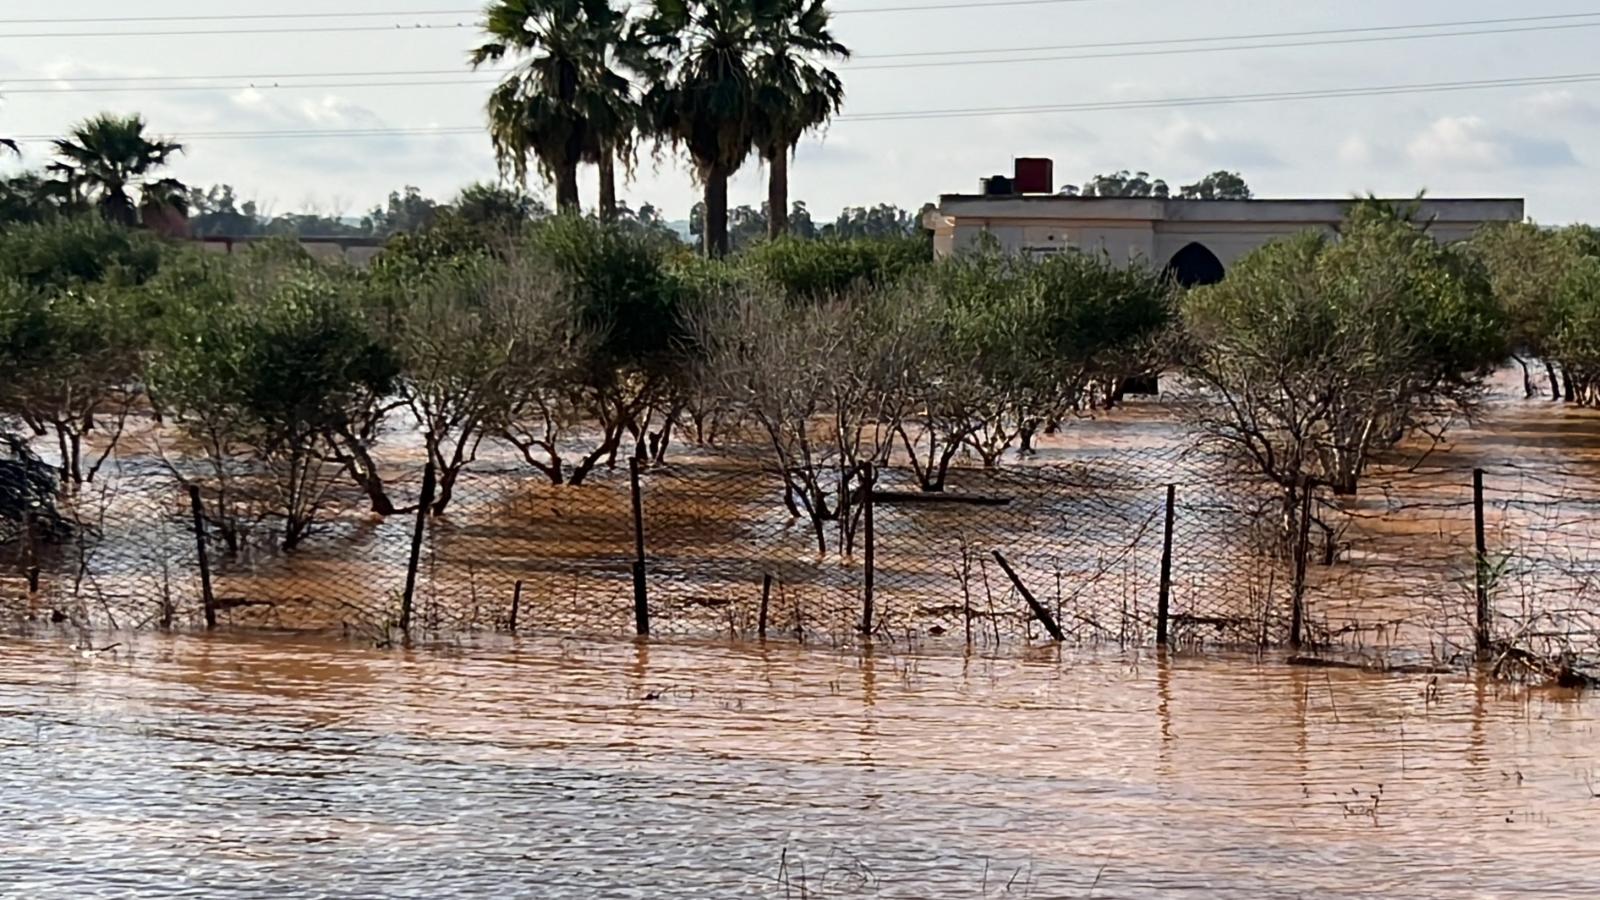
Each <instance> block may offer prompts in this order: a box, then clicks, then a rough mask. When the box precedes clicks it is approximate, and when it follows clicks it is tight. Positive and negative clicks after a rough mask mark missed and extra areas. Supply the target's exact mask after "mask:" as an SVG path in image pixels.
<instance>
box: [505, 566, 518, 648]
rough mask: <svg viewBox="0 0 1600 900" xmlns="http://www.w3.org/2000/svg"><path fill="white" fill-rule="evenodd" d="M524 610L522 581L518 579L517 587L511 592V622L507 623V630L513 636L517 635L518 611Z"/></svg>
mask: <svg viewBox="0 0 1600 900" xmlns="http://www.w3.org/2000/svg"><path fill="white" fill-rule="evenodd" d="M521 608H522V579H520V578H518V579H517V586H516V588H514V589H513V590H512V592H511V621H509V622H507V623H506V630H508V631H510V632H511V633H512V634H513V635H515V634H516V633H517V611H518V610H520V609H521Z"/></svg>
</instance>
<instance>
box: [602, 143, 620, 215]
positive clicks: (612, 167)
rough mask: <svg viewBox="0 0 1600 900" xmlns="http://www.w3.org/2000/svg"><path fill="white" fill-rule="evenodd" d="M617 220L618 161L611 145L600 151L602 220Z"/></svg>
mask: <svg viewBox="0 0 1600 900" xmlns="http://www.w3.org/2000/svg"><path fill="white" fill-rule="evenodd" d="M616 220H617V163H616V158H615V157H614V156H613V155H612V151H611V148H610V147H607V148H606V149H605V150H603V151H601V153H600V221H602V222H615V221H616Z"/></svg>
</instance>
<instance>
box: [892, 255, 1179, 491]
mask: <svg viewBox="0 0 1600 900" xmlns="http://www.w3.org/2000/svg"><path fill="white" fill-rule="evenodd" d="M912 283H913V285H914V288H913V290H914V293H913V294H912V295H911V296H910V297H906V298H904V299H899V300H897V301H896V302H898V303H901V304H905V305H911V306H915V307H916V308H917V310H918V312H917V317H918V319H919V320H920V321H921V322H922V323H923V324H924V325H925V326H926V327H925V328H924V329H923V331H922V332H921V334H922V340H920V341H919V344H918V346H919V350H918V351H917V352H915V353H913V354H910V355H909V356H908V362H907V365H909V366H911V367H912V368H913V369H914V374H913V375H912V376H911V377H908V378H907V379H905V380H904V384H905V386H906V390H907V391H909V395H908V396H907V398H906V400H907V402H906V403H905V404H904V413H903V415H902V416H901V417H900V419H899V424H898V428H897V433H898V435H899V437H900V440H901V444H902V446H903V447H904V449H905V451H906V455H907V457H908V458H909V459H910V461H911V462H912V465H913V466H914V468H915V469H916V471H917V474H918V477H919V479H920V481H921V482H922V486H923V488H924V489H925V490H939V489H941V488H942V486H943V484H944V480H945V474H946V472H947V470H948V468H949V466H950V463H951V462H952V460H953V459H954V458H955V456H956V454H957V452H958V451H971V452H973V453H975V454H977V456H978V457H979V458H980V459H982V461H983V463H984V465H985V466H987V467H989V468H994V467H996V466H998V465H999V464H1000V462H1001V460H1002V459H1003V458H1004V456H1005V454H1006V453H1008V452H1011V451H1012V450H1013V449H1018V450H1021V451H1023V452H1028V451H1031V450H1032V449H1033V442H1034V439H1035V437H1036V435H1037V434H1038V432H1039V431H1040V430H1041V429H1042V428H1045V427H1050V426H1052V425H1054V424H1057V423H1060V422H1061V421H1064V420H1066V419H1068V418H1070V417H1071V416H1073V415H1074V414H1077V413H1078V412H1080V411H1081V410H1083V409H1084V408H1085V407H1086V406H1090V405H1096V404H1103V405H1108V406H1109V405H1110V403H1111V400H1112V398H1113V397H1116V396H1118V395H1119V394H1120V390H1121V385H1122V383H1123V382H1124V381H1125V380H1126V379H1127V378H1129V377H1132V376H1136V375H1140V374H1144V373H1146V372H1149V371H1153V370H1154V369H1156V368H1159V365H1160V363H1161V362H1162V358H1161V357H1160V356H1159V354H1157V353H1156V350H1157V348H1158V347H1159V344H1158V342H1157V338H1159V337H1160V336H1162V335H1163V334H1164V333H1165V332H1166V329H1167V328H1168V326H1169V323H1170V318H1171V314H1172V306H1171V288H1170V285H1169V284H1168V283H1167V282H1166V281H1165V280H1164V279H1162V278H1161V277H1160V276H1159V275H1157V274H1156V273H1154V272H1152V271H1150V270H1148V269H1145V268H1143V267H1139V266H1118V265H1115V264H1113V263H1111V261H1110V260H1109V259H1107V258H1105V257H1104V256H1099V255H1091V254H1085V253H1064V254H1060V255H1057V256H1052V257H1048V258H1046V259H1043V260H1033V259H1029V258H1027V257H1019V256H1006V255H1002V254H1000V253H998V252H987V251H979V252H976V253H972V254H966V255H962V256H957V257H955V258H953V259H951V260H947V261H945V262H943V263H941V264H939V265H938V266H936V267H934V268H933V269H932V270H930V272H929V275H928V277H927V278H925V279H921V280H920V281H917V280H914V281H913V282H912Z"/></svg>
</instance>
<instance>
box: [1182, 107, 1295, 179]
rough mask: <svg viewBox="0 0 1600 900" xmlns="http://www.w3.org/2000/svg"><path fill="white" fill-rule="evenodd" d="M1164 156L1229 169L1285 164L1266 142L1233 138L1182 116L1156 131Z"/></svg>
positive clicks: (1269, 166) (1262, 167) (1259, 167)
mask: <svg viewBox="0 0 1600 900" xmlns="http://www.w3.org/2000/svg"><path fill="white" fill-rule="evenodd" d="M1155 147H1156V151H1157V152H1158V154H1160V155H1161V156H1162V157H1167V158H1175V159H1177V160H1178V161H1183V162H1189V163H1198V164H1200V165H1201V166H1202V167H1204V166H1220V167H1222V168H1225V169H1243V168H1252V169H1265V168H1272V167H1275V166H1278V165H1281V164H1282V161H1281V160H1280V159H1279V158H1278V156H1277V154H1275V153H1273V152H1272V150H1271V149H1270V148H1268V147H1267V145H1266V143H1264V142H1262V141H1258V140H1255V139H1253V138H1241V137H1230V136H1227V135H1224V134H1222V133H1221V132H1219V131H1218V130H1217V129H1215V128H1213V127H1211V126H1210V125H1207V124H1205V123H1202V122H1196V121H1194V120H1192V119H1189V118H1186V117H1182V116H1179V117H1178V118H1175V119H1173V120H1172V122H1171V123H1170V124H1168V125H1166V126H1165V127H1163V128H1161V129H1160V130H1158V131H1157V132H1156V134H1155Z"/></svg>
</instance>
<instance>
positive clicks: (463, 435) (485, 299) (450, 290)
mask: <svg viewBox="0 0 1600 900" xmlns="http://www.w3.org/2000/svg"><path fill="white" fill-rule="evenodd" d="M380 274H381V276H382V277H381V278H380V285H381V286H380V287H379V293H380V295H381V299H380V308H381V310H382V317H383V318H384V320H385V321H386V322H387V332H388V334H389V335H390V339H391V341H392V343H393V346H394V348H395V352H396V353H397V354H398V360H399V364H400V371H401V374H400V378H399V379H398V381H397V389H398V392H399V396H400V398H401V400H402V401H403V403H404V404H405V407H406V409H407V410H408V411H409V412H410V413H411V415H412V417H413V419H414V420H415V421H416V423H417V426H418V428H419V429H420V430H421V432H422V436H423V443H424V446H425V448H426V450H427V453H428V459H429V461H430V462H432V463H433V465H434V470H435V472H436V473H437V477H438V493H437V494H436V495H435V499H434V502H433V510H432V511H433V513H434V514H443V513H444V512H445V511H446V509H447V508H448V507H449V505H450V502H451V499H452V497H453V493H454V489H455V485H456V482H457V480H458V478H459V477H460V475H461V473H462V471H464V470H465V468H466V467H467V466H468V465H469V464H471V463H472V462H473V461H474V460H476V459H477V454H478V449H479V447H480V445H481V444H482V442H483V440H484V439H485V438H486V437H490V436H492V435H494V434H497V433H501V432H502V431H503V430H507V429H511V428H513V427H514V423H513V418H512V414H513V412H519V414H521V415H522V418H520V419H519V420H518V421H520V422H526V416H525V408H526V406H527V405H536V404H537V403H539V402H540V400H541V399H542V398H548V397H549V396H550V394H551V391H552V389H553V388H556V387H560V386H561V385H559V384H558V382H557V377H556V375H557V372H556V371H554V369H555V364H556V361H558V360H565V359H568V358H571V357H572V356H574V355H579V350H580V348H581V347H582V342H581V339H580V336H579V335H578V334H577V333H573V332H571V331H570V329H572V328H573V324H574V322H573V316H572V315H571V311H570V309H569V308H568V304H566V302H565V298H564V296H563V294H562V292H561V289H560V286H559V282H558V280H557V278H556V276H555V275H554V274H553V273H552V272H550V271H549V270H548V269H547V268H545V267H543V266H541V265H539V264H538V262H537V261H536V260H535V259H533V258H532V257H528V256H522V257H515V258H512V259H510V260H502V259H499V258H496V257H492V256H488V255H484V254H470V255H466V256H462V257H456V258H455V259H454V260H453V261H452V262H450V263H449V264H448V265H441V266H430V267H428V268H425V269H406V270H404V271H396V270H395V269H392V268H391V269H388V270H386V271H384V272H382V273H380ZM559 420H560V421H563V422H564V421H566V419H565V418H561V419H559ZM512 433H518V432H515V431H512ZM551 440H552V446H553V442H554V438H553V437H552V439H551ZM535 459H538V457H535ZM558 459H559V457H558ZM540 462H543V460H540Z"/></svg>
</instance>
